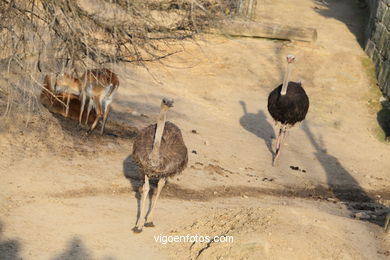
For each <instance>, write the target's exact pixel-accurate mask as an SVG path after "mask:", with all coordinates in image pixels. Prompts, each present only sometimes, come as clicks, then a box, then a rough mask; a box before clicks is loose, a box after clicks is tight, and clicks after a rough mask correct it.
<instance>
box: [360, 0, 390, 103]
mask: <svg viewBox="0 0 390 260" xmlns="http://www.w3.org/2000/svg"><path fill="white" fill-rule="evenodd" d="M367 2H368V4H369V7H370V20H369V24H368V30H367V38H368V40H367V44H366V53H367V54H368V56H369V57H370V58H371V59H372V60H373V62H374V64H375V68H376V75H377V79H378V82H379V87H380V89H381V90H382V92H383V94H384V95H385V96H387V97H390V0H368V1H367Z"/></svg>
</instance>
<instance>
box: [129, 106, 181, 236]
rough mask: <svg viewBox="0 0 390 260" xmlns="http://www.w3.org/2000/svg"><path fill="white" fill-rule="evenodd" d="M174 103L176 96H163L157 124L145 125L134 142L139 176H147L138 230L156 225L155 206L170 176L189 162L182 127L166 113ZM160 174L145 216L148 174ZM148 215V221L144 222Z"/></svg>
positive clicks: (134, 229) (150, 175) (142, 195)
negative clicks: (173, 98) (169, 120)
mask: <svg viewBox="0 0 390 260" xmlns="http://www.w3.org/2000/svg"><path fill="white" fill-rule="evenodd" d="M172 106H173V100H169V99H165V98H164V99H163V100H162V102H161V110H160V115H159V118H158V122H157V124H153V125H150V126H148V127H146V128H144V129H142V130H141V131H140V132H139V134H138V136H137V137H136V139H135V141H134V144H133V159H134V161H135V162H136V163H137V165H138V166H139V168H140V178H141V179H144V181H145V182H144V185H143V186H142V190H141V189H140V192H141V207H140V208H141V212H140V216H139V219H138V220H137V224H136V226H135V227H134V228H133V231H134V232H135V233H140V232H141V231H142V228H143V227H144V226H145V227H153V226H154V224H153V210H154V208H155V206H156V202H157V199H158V197H159V195H160V192H161V190H162V188H163V187H164V185H165V182H166V180H167V178H168V177H170V176H173V175H175V174H178V173H181V172H182V171H183V170H184V169H185V168H186V166H187V163H188V152H187V147H186V146H185V144H184V141H183V137H182V135H181V131H180V129H179V128H178V127H177V126H176V125H175V124H173V123H171V122H165V121H166V113H167V111H168V109H169V108H171V107H172ZM150 177H157V178H158V179H159V180H158V184H157V193H156V195H155V197H154V200H153V201H152V207H151V209H150V213H149V215H148V216H146V212H145V206H146V198H147V197H148V194H149V178H150ZM146 218H148V222H146V223H145V221H146Z"/></svg>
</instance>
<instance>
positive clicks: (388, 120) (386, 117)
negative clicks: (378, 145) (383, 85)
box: [376, 101, 390, 141]
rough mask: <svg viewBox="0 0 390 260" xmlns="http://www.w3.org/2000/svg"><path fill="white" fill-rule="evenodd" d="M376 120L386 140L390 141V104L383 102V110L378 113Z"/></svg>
mask: <svg viewBox="0 0 390 260" xmlns="http://www.w3.org/2000/svg"><path fill="white" fill-rule="evenodd" d="M376 118H377V120H378V124H379V126H380V127H381V128H382V130H383V132H384V134H385V140H386V141H390V102H389V101H387V102H382V109H381V110H380V111H379V112H378V113H377V115H376Z"/></svg>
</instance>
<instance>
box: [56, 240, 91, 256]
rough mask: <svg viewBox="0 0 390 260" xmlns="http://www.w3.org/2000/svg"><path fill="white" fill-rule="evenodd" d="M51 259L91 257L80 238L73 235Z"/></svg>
mask: <svg viewBox="0 0 390 260" xmlns="http://www.w3.org/2000/svg"><path fill="white" fill-rule="evenodd" d="M52 259H53V260H89V259H93V258H92V257H91V255H90V253H89V252H88V250H87V248H86V247H85V245H84V243H83V241H81V239H79V238H77V237H75V238H73V239H72V240H71V241H69V242H68V245H67V247H66V249H65V250H64V252H63V253H61V254H60V255H59V256H56V257H54V258H52Z"/></svg>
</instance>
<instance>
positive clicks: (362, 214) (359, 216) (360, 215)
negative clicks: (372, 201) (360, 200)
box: [355, 212, 371, 219]
mask: <svg viewBox="0 0 390 260" xmlns="http://www.w3.org/2000/svg"><path fill="white" fill-rule="evenodd" d="M355 218H357V219H370V218H371V216H370V215H368V214H367V213H366V212H358V213H355Z"/></svg>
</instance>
